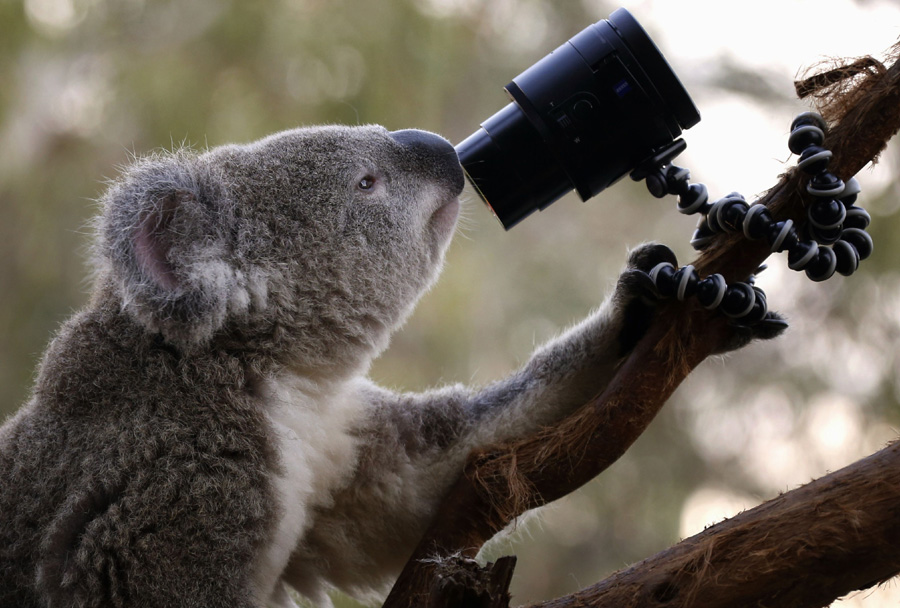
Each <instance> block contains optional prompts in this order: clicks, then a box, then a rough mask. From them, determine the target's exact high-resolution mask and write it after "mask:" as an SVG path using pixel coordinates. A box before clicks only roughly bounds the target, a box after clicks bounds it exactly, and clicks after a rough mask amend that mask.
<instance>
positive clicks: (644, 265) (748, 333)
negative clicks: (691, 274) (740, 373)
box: [615, 243, 788, 355]
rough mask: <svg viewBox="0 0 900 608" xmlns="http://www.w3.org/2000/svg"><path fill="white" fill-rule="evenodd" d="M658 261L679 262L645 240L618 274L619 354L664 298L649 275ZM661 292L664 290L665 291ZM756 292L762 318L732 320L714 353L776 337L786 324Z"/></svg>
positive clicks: (635, 340) (630, 346)
mask: <svg viewBox="0 0 900 608" xmlns="http://www.w3.org/2000/svg"><path fill="white" fill-rule="evenodd" d="M660 264H671V265H672V268H676V269H677V268H678V261H677V260H676V258H675V254H674V253H673V252H672V250H671V249H669V248H668V247H666V246H665V245H660V244H658V243H648V244H646V245H642V246H641V247H638V248H637V249H635V250H634V251H632V252H631V255H630V256H629V258H628V266H627V267H626V269H625V271H624V272H622V274H621V275H620V277H619V282H618V285H617V286H616V296H615V299H616V302H615V303H616V305H617V306H618V307H619V308H620V310H621V313H622V329H621V331H620V332H619V345H620V354H621V355H625V354H627V353H628V352H630V351H631V350H632V349H633V348H634V346H635V345H636V344H637V343H638V341H639V340H640V339H641V338H642V337H643V336H644V334H645V333H646V331H647V327H649V325H650V322H651V321H652V319H653V315H654V313H655V311H656V307H657V304H658V303H659V301H660V300H661V299H662V298H663V296H662V295H660V289H659V288H658V287H659V286H658V283H657V282H656V281H657V280H658V277H652V276H651V274H650V273H651V271H652V270H653V269H654V268H655V267H657V266H658V265H660ZM654 274H655V272H654ZM719 279H720V281H721V289H722V290H723V292H722V293H724V289H725V283H724V280H722V279H721V277H719ZM713 285H715V283H713ZM745 287H746V285H745ZM663 291H664V292H665V290H663ZM755 291H756V293H757V294H758V295H757V297H759V298H763V302H762V310H761V311H760V313H761V314H763V315H764V316H763V317H762V318H761V319H760V318H759V317H757V319H758V320H754V321H752V322H746V321H742V320H740V319H732V321H731V323H730V325H731V327H732V334H731V337H730V338H729V339H728V340H727V341H726V342H725V344H724V345H723V346H722V347H721V348H719V349H717V351H716V352H717V353H724V352H728V351H732V350H737V349H739V348H741V347H743V346H746V345H747V344H749V343H750V342H752V341H753V340H769V339H772V338H775V337H777V336H778V335H780V334H781V333H782V332H784V330H785V329H787V327H788V324H787V322H786V321H785V320H784V318H782V317H781V316H780V315H779V314H778V313H776V312H772V311H766V307H765V300H764V298H765V294H764V293H762V292H761V291H759V290H755ZM720 298H721V296H720ZM716 306H718V304H717V305H716Z"/></svg>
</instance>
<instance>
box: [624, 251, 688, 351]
mask: <svg viewBox="0 0 900 608" xmlns="http://www.w3.org/2000/svg"><path fill="white" fill-rule="evenodd" d="M663 262H668V263H670V264H672V265H673V266H676V267H677V266H678V260H677V258H676V257H675V253H674V252H673V251H672V250H671V249H669V248H668V247H666V246H665V245H662V244H659V243H646V244H644V245H641V246H640V247H638V248H636V249H634V250H632V252H631V254H630V255H629V256H628V264H627V266H626V268H625V270H624V271H623V272H622V274H621V275H619V281H618V283H617V284H616V293H615V296H614V298H615V304H616V305H617V306H619V307H621V310H622V329H621V330H620V331H619V353H620V355H625V354H627V353H629V352H631V350H632V349H633V348H634V346H635V345H636V344H637V343H638V341H639V340H640V339H641V338H642V337H643V336H644V334H645V333H646V331H647V328H648V327H649V326H650V322H651V321H652V319H653V315H654V313H655V312H656V305H657V304H658V303H659V301H660V298H659V292H658V291H657V290H656V286H655V285H654V283H653V279H651V278H650V274H649V273H650V271H651V270H652V269H653V268H654V267H655V266H657V265H659V264H661V263H663Z"/></svg>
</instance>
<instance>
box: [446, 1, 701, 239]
mask: <svg viewBox="0 0 900 608" xmlns="http://www.w3.org/2000/svg"><path fill="white" fill-rule="evenodd" d="M504 88H505V90H506V92H507V93H508V95H509V97H510V98H511V99H512V101H511V102H510V103H509V104H508V105H507V106H506V107H504V108H503V109H502V110H500V111H499V112H497V113H496V114H494V115H493V116H491V117H490V118H489V119H487V120H486V121H485V122H484V123H482V124H481V128H480V129H478V131H476V132H475V133H473V134H472V135H470V136H469V137H468V138H466V139H465V140H464V141H462V142H461V143H460V144H458V145H457V146H456V151H457V154H458V155H459V159H460V163H461V164H462V166H463V169H465V172H466V175H467V177H468V178H469V181H470V182H471V183H472V185H473V186H474V187H475V189H476V191H477V192H478V194H479V196H480V197H481V198H482V199H484V201H485V202H486V203H487V204H488V206H489V207H490V208H491V209H492V210H493V212H494V214H495V215H496V216H497V218H498V219H499V220H500V222H501V223H502V224H503V226H504V228H506V229H507V230H508V229H509V228H511V227H512V226H514V225H515V224H517V223H518V222H520V221H521V220H523V219H524V218H525V217H526V216H528V215H529V214H531V213H532V212H534V211H535V210H539V209H545V208H546V207H547V206H549V205H550V204H551V203H553V202H555V201H557V200H558V199H559V198H561V197H562V196H563V195H565V194H567V193H568V192H571V191H572V190H573V189H574V190H575V191H576V192H577V193H578V195H579V196H580V197H581V200H583V201H586V200H587V199H589V198H591V197H592V196H595V195H596V194H599V193H600V192H601V191H603V190H604V189H606V188H608V187H609V186H611V185H612V184H613V183H615V182H616V181H618V180H619V179H621V178H622V177H623V176H624V175H626V174H628V173H630V172H632V171H634V170H635V169H636V168H637V167H639V166H640V165H642V163H646V162H648V161H649V162H651V163H652V162H653V159H654V157H655V158H656V159H659V158H664V157H666V156H667V155H668V157H670V158H671V157H673V156H674V155H676V154H677V153H678V152H680V150H682V149H683V148H684V142H683V140H678V139H677V138H678V136H679V135H681V132H682V130H684V129H689V128H690V127H692V126H694V125H695V124H697V123H698V122H699V121H700V113H699V112H698V111H697V107H696V106H695V105H694V102H693V101H692V100H691V98H690V95H688V93H687V91H686V90H685V88H684V86H683V85H682V84H681V82H680V81H679V80H678V77H677V76H676V75H675V73H674V72H673V71H672V68H671V67H670V66H669V64H668V63H667V62H666V60H665V58H664V57H663V55H662V53H660V51H659V49H658V48H657V47H656V45H655V44H654V43H653V41H652V40H651V39H650V36H648V35H647V32H645V31H644V29H643V28H642V27H641V25H640V24H639V23H638V22H637V20H636V19H635V18H634V17H633V16H632V15H631V13H629V12H628V11H627V10H625V9H623V8H620V9H618V10H616V11H615V12H613V13H612V14H611V15H610V16H609V18H608V19H603V20H601V21H599V22H597V23H595V24H593V25H590V26H588V27H587V28H585V29H584V30H583V31H581V32H580V33H579V34H577V35H576V36H574V37H573V38H571V39H570V40H569V41H568V42H566V43H565V44H563V45H562V46H560V47H559V48H557V49H556V50H555V51H553V52H551V53H550V54H549V55H547V56H546V57H544V58H543V59H541V60H540V61H538V62H537V63H535V64H534V65H533V66H531V67H530V68H528V69H527V70H525V71H524V72H522V73H521V74H519V75H518V76H517V77H515V78H514V79H513V81H512V82H510V83H509V84H508V85H506V87H504Z"/></svg>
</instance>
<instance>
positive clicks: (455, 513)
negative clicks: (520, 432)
mask: <svg viewBox="0 0 900 608" xmlns="http://www.w3.org/2000/svg"><path fill="white" fill-rule="evenodd" d="M854 91H863V93H864V94H854V93H853V91H851V92H850V93H848V94H846V95H845V98H846V99H848V100H851V101H852V103H850V102H848V103H847V104H844V106H842V107H841V108H840V111H839V112H838V114H837V117H838V119H839V120H838V122H837V124H835V125H834V126H833V127H832V128H831V129H830V132H829V134H828V136H827V140H826V146H827V147H828V148H829V149H831V150H832V152H833V153H834V158H833V160H832V162H831V165H830V169H831V171H832V172H833V173H835V174H836V175H838V176H839V177H842V178H844V179H847V178H849V177H850V176H852V175H854V174H856V173H857V172H858V171H859V170H860V169H862V168H863V167H864V166H865V165H866V164H867V163H868V162H869V161H871V160H872V159H873V158H874V157H875V156H876V155H877V154H878V153H879V152H880V151H881V150H883V149H884V147H885V146H886V144H887V141H888V140H889V139H890V138H891V137H892V136H893V135H894V134H895V133H896V132H897V131H898V129H900V62H895V63H894V64H893V65H892V66H891V67H890V68H889V69H882V70H880V71H877V72H876V73H873V74H871V75H870V76H869V77H868V79H866V80H865V81H864V82H863V83H862V84H861V85H859V86H857V87H856V88H855V89H854ZM805 179H806V178H805V177H804V176H803V175H802V174H801V173H800V172H799V171H797V170H792V171H790V172H789V173H787V174H786V175H785V176H784V177H783V178H782V179H781V180H780V181H779V183H778V184H777V185H776V186H775V187H773V188H772V189H771V190H770V191H769V192H768V193H767V194H766V195H765V196H764V197H763V199H762V200H761V202H762V203H764V204H766V205H767V206H768V207H769V208H770V210H771V212H772V214H773V216H774V217H776V218H778V219H786V218H792V219H794V220H802V219H804V218H805V213H806V212H805V208H806V205H807V204H808V202H809V200H810V199H809V196H808V195H807V194H806V193H805V188H804V187H803V183H804V182H805ZM768 255H769V251H768V248H767V247H766V246H765V244H764V243H762V242H760V241H748V240H746V239H744V238H743V237H742V236H740V235H736V234H732V235H723V236H721V237H720V238H719V239H718V240H717V241H716V242H715V243H714V244H713V246H712V247H710V248H709V249H708V250H706V251H705V252H704V253H703V254H702V255H701V256H700V257H699V259H698V260H697V261H695V262H694V266H695V267H696V269H697V270H698V271H699V272H700V274H701V276H706V275H709V274H712V273H716V272H718V273H721V274H722V275H724V276H725V278H726V279H727V280H728V281H729V282H731V281H740V280H744V279H746V277H747V276H749V275H750V274H752V273H753V272H754V271H755V270H756V268H757V267H758V266H759V265H760V264H761V263H762V262H763V261H764V260H765V259H766V257H768ZM732 332H733V329H732V328H730V327H729V326H728V324H727V323H726V322H725V320H724V319H723V317H722V316H721V315H713V314H711V313H709V312H708V311H705V310H703V309H702V308H700V307H699V306H698V305H697V304H696V303H684V304H678V305H666V306H663V307H662V310H660V312H659V314H658V315H657V316H656V318H655V320H654V322H653V324H652V325H651V327H650V328H649V329H648V331H647V333H646V335H645V336H644V338H643V339H642V340H641V341H640V342H639V343H638V345H637V346H636V347H635V349H634V350H633V352H632V353H631V355H630V356H629V358H628V359H627V360H626V361H625V362H624V364H623V366H622V367H621V368H620V370H619V371H618V373H617V374H616V376H615V378H613V380H612V381H611V382H610V384H609V385H608V386H607V387H606V389H605V390H604V392H603V393H602V394H600V395H598V396H597V397H596V398H594V399H593V400H591V401H590V402H589V403H587V404H586V405H585V406H584V407H582V408H581V409H580V410H578V411H577V412H575V413H573V414H572V415H571V416H570V417H569V418H567V419H565V420H563V421H562V422H561V423H560V424H559V425H557V426H555V427H553V428H549V429H545V430H543V431H541V432H540V433H538V434H536V435H535V436H533V437H529V438H526V439H524V440H520V441H515V442H511V443H509V444H505V445H501V446H495V447H493V448H491V449H487V450H482V451H479V452H476V453H474V454H472V455H471V457H470V458H469V461H468V464H467V466H466V468H465V472H464V474H463V476H462V477H461V478H460V479H459V481H458V483H457V484H456V485H455V486H454V488H453V489H452V490H451V491H450V493H449V494H448V496H447V497H446V499H445V501H444V502H443V504H442V506H441V508H440V509H439V511H438V513H437V515H436V517H435V520H434V522H433V524H432V526H431V528H430V529H429V530H428V532H427V533H426V535H425V537H424V538H423V540H422V542H421V543H420V544H419V546H418V547H417V549H416V551H415V553H414V554H413V556H412V558H411V559H410V560H409V562H408V563H407V565H406V567H405V568H404V570H403V572H402V573H401V576H400V578H399V579H398V581H397V583H396V584H395V586H394V589H393V590H392V591H391V594H390V595H389V596H388V599H387V601H386V603H385V604H384V606H385V608H399V607H407V606H420V605H422V603H421V602H420V601H418V600H420V599H421V598H422V597H424V596H425V595H426V594H427V592H428V590H429V589H430V588H431V581H432V580H433V579H434V577H435V575H436V572H437V571H438V568H439V564H440V560H434V559H431V558H433V557H434V556H448V555H453V554H458V555H460V556H462V557H474V555H475V554H476V553H477V552H478V550H479V549H480V548H481V546H482V545H483V544H484V543H485V542H487V540H489V539H490V538H491V537H492V536H493V535H494V534H496V533H497V532H498V531H499V530H501V529H503V528H504V527H505V526H506V525H508V524H509V523H510V522H511V521H513V520H514V519H515V517H517V516H518V515H520V514H522V513H523V512H524V511H525V510H527V509H531V508H534V507H538V506H541V505H543V504H546V503H548V502H550V501H552V500H555V499H556V498H559V497H561V496H563V495H565V494H568V493H570V492H572V491H574V490H575V489H577V488H579V487H581V486H582V485H583V484H584V483H586V482H587V481H589V480H590V479H592V478H594V477H595V476H597V475H598V474H599V473H601V472H602V471H604V470H605V469H606V468H607V467H608V466H609V465H611V464H612V463H613V462H615V461H616V460H617V459H618V458H619V457H620V456H621V455H622V454H623V453H624V452H625V451H626V450H627V449H628V448H629V447H630V446H631V445H632V443H633V442H634V441H635V440H636V439H637V438H638V437H639V436H640V434H641V433H643V431H644V430H645V429H646V428H647V426H648V425H649V424H650V422H651V421H652V420H653V418H654V417H655V416H656V414H657V413H658V412H659V410H660V409H661V408H662V406H663V404H664V403H665V402H666V400H667V399H668V398H669V396H670V395H671V394H672V392H673V391H674V390H675V388H677V386H678V385H679V384H680V383H681V382H682V380H684V378H685V377H686V376H687V375H688V374H689V373H690V372H691V371H692V370H693V369H694V368H695V367H696V366H697V365H698V364H699V363H700V362H702V361H703V360H704V359H705V358H706V357H707V356H709V355H710V354H712V353H714V352H716V350H719V349H720V348H721V346H722V345H723V344H725V343H726V342H727V341H728V340H729V339H731V338H732V337H733V334H732ZM876 485H877V484H876ZM895 485H896V484H895ZM813 513H815V511H813ZM894 516H896V513H894ZM841 521H844V520H841ZM885 523H886V524H887V523H888V522H885ZM763 525H768V524H763ZM803 525H805V524H803ZM836 525H841V524H836ZM757 535H758V536H759V538H760V539H762V541H763V542H765V539H767V538H770V537H769V536H768V535H767V531H766V530H755V531H754V536H757ZM728 538H729V539H731V537H730V536H729V537H728ZM897 540H900V539H897ZM728 542H732V541H731V540H728ZM779 542H780V541H779ZM777 545H778V544H777V543H772V546H769V547H768V550H770V551H772V552H773V553H772V554H773V555H776V554H777V551H778V546H777ZM876 557H878V555H877V554H872V555H862V556H860V558H866V559H870V558H873V559H874V558H876ZM692 563H694V564H695V567H696V569H697V572H696V573H695V574H696V576H698V577H699V578H700V579H702V580H701V582H702V583H703V585H705V586H707V587H708V588H707V589H706V590H705V593H715V590H717V589H718V588H719V586H720V585H721V584H722V583H723V582H725V579H723V578H721V577H723V576H728V575H732V574H733V572H731V571H727V572H725V571H723V572H721V573H720V572H718V571H716V572H715V576H717V577H720V578H718V579H717V578H710V574H711V572H712V571H711V570H710V569H709V568H708V567H706V562H703V561H701V562H692ZM804 563H805V564H806V567H808V568H811V569H814V568H819V569H820V570H822V571H823V572H832V571H833V570H834V567H833V566H832V565H829V564H828V563H817V565H816V566H812V565H811V562H804ZM840 563H841V564H845V562H844V561H842V562H840ZM701 566H702V567H701ZM642 567H647V566H642ZM873 567H874V566H873ZM893 567H894V566H893V563H892V565H891V568H893ZM878 572H879V574H878V575H877V576H874V577H873V578H871V579H869V581H874V580H880V578H879V576H881V574H880V572H881V571H880V570H879V571H878ZM745 574H746V573H745ZM752 574H753V573H750V575H751V576H752ZM759 576H763V574H762V572H760V573H759ZM767 576H769V575H767ZM771 576H773V577H776V578H777V577H778V576H779V575H778V574H777V573H775V574H772V575H771ZM660 580H661V581H662V580H663V579H660ZM666 580H670V579H666ZM671 580H672V583H673V585H675V586H674V587H672V590H673V591H672V593H674V595H672V594H671V593H669V592H667V591H666V589H668V587H667V586H666V584H668V583H666V584H664V585H663V586H659V585H657V586H656V587H655V588H654V589H655V593H656V595H657V596H658V598H661V599H666V598H667V597H668V596H669V595H672V598H673V600H674V598H677V597H682V598H685V597H700V595H696V594H699V593H700V591H699V587H697V590H693V589H694V587H691V589H692V590H691V591H690V594H695V595H690V594H688V592H686V591H685V590H684V587H683V586H680V585H681V584H682V581H681V580H680V579H679V580H675V579H671ZM863 582H864V583H865V582H866V581H863ZM699 584H700V583H698V585H699ZM750 584H751V585H752V582H751V583H750ZM703 585H700V586H703ZM822 589H823V590H824V589H829V591H828V592H827V593H832V591H831V590H830V587H828V586H827V585H823V586H822ZM651 596H652V594H651ZM703 597H706V595H704V596H703ZM833 597H834V596H833ZM573 601H574V600H573ZM564 605H572V606H575V605H579V604H577V603H571V604H564ZM604 605H606V604H604ZM648 605H668V604H662V603H659V601H658V602H657V604H648ZM672 605H681V604H672ZM685 605H687V604H685ZM700 605H702V604H700Z"/></svg>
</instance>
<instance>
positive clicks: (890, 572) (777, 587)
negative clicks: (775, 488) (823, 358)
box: [530, 443, 900, 608]
mask: <svg viewBox="0 0 900 608" xmlns="http://www.w3.org/2000/svg"><path fill="white" fill-rule="evenodd" d="M898 571H900V444H897V443H894V444H893V445H891V446H889V447H887V448H885V449H883V450H882V451H880V452H878V453H876V454H873V455H872V456H869V457H868V458H865V459H863V460H860V461H858V462H856V463H854V464H852V465H850V466H848V467H846V468H844V469H841V470H840V471H837V472H836V473H832V474H830V475H828V476H826V477H822V478H821V479H818V480H816V481H813V482H811V483H809V484H807V485H805V486H802V487H800V488H798V489H796V490H793V491H791V492H787V493H785V494H782V495H781V496H779V497H777V498H775V499H773V500H770V501H768V502H766V503H763V504H762V505H760V506H758V507H756V508H754V509H752V510H750V511H745V512H743V513H741V514H739V515H736V516H735V517H733V518H732V519H729V520H726V521H723V522H722V523H720V524H717V525H715V526H712V527H710V528H707V529H706V530H704V531H703V532H701V533H700V534H697V535H696V536H693V537H691V538H689V539H687V540H684V541H682V542H680V543H679V544H677V545H675V546H674V547H671V548H669V549H666V550H665V551H662V552H660V553H659V554H657V555H655V556H653V557H651V558H648V559H646V560H644V561H642V562H640V563H637V564H635V565H633V566H631V567H630V568H628V569H626V570H622V571H621V572H618V573H616V574H614V575H612V576H610V577H609V578H607V579H606V580H604V581H602V582H601V583H598V584H597V585H594V586H592V587H588V588H587V589H583V590H581V591H579V592H578V593H576V594H573V595H570V596H567V597H564V598H559V599H556V600H552V601H549V602H544V603H541V604H536V605H534V606H531V607H530V608H576V607H577V608H587V607H591V608H606V607H609V608H632V607H634V608H636V607H638V606H639V607H641V608H663V607H665V608H680V607H682V606H703V607H704V608H720V607H721V608H726V607H728V608H730V607H732V606H766V607H768V608H778V607H782V606H783V607H785V608H817V607H820V606H827V605H829V604H830V603H831V602H832V601H834V599H835V598H837V597H840V596H842V595H845V594H847V593H849V592H851V591H854V590H856V589H867V588H869V587H871V586H873V585H876V584H878V583H880V582H882V581H885V580H887V579H888V578H890V577H892V576H894V575H895V574H896V573H897V572H898Z"/></svg>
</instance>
